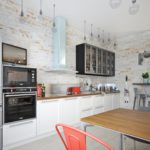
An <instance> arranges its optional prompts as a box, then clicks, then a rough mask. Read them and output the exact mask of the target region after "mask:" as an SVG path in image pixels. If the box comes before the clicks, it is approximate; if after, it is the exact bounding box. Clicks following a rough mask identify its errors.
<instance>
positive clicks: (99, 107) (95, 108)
mask: <svg viewBox="0 0 150 150" xmlns="http://www.w3.org/2000/svg"><path fill="white" fill-rule="evenodd" d="M103 107H104V106H97V107H95V109H98V108H103Z"/></svg>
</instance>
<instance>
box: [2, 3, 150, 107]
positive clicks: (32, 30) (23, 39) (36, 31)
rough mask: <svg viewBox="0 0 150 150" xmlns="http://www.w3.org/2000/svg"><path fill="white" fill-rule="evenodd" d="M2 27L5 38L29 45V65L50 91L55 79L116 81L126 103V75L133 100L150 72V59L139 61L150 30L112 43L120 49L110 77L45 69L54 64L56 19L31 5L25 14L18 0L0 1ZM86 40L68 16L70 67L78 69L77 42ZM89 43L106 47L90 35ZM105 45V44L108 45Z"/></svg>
mask: <svg viewBox="0 0 150 150" xmlns="http://www.w3.org/2000/svg"><path fill="white" fill-rule="evenodd" d="M64 17H65V16H64ZM81 24H82V23H81ZM0 27H2V28H3V30H2V40H3V42H5V43H9V44H12V45H16V46H20V47H24V48H27V49H28V66H29V67H36V68H37V69H38V82H40V83H45V84H46V89H47V93H49V91H50V90H49V87H50V86H49V85H50V84H54V83H58V84H61V83H79V82H82V81H83V80H84V81H85V80H87V81H88V82H89V83H106V82H115V83H116V84H117V85H118V86H119V88H120V90H121V101H122V105H124V104H123V90H124V85H125V76H126V75H128V77H129V83H128V84H129V91H130V100H131V102H132V101H133V86H132V83H133V82H142V78H141V74H142V73H143V72H146V71H149V72H150V59H145V60H144V62H143V65H142V66H139V65H138V53H139V52H143V51H144V50H148V51H150V31H149V32H148V31H147V32H137V33H132V34H124V35H122V36H121V37H119V38H118V47H117V49H116V50H114V49H113V46H112V45H111V46H109V47H108V49H109V50H112V51H115V53H116V76H115V77H110V78H106V77H99V76H76V75H75V74H72V75H69V74H59V73H50V72H45V71H43V70H44V68H45V67H50V66H51V60H52V57H53V49H52V20H50V19H49V18H48V17H42V18H39V16H38V14H37V13H35V12H34V11H32V10H27V9H25V16H24V17H23V18H21V17H20V6H19V5H17V4H16V3H15V1H14V0H6V1H5V0H1V1H0ZM83 42H84V41H83V31H81V29H78V28H77V27H75V26H74V25H72V24H71V23H70V22H69V20H67V46H66V47H67V49H66V52H67V53H66V54H67V56H66V57H67V58H66V62H67V65H68V66H69V67H70V68H73V69H75V45H77V44H80V43H83ZM87 43H90V44H93V45H96V46H99V47H102V45H100V44H99V43H98V41H97V40H96V39H95V40H94V41H92V42H91V41H90V40H89V37H87ZM103 47H104V48H105V47H107V45H105V46H103ZM130 106H132V103H131V105H130Z"/></svg>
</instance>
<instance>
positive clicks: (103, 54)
mask: <svg viewBox="0 0 150 150" xmlns="http://www.w3.org/2000/svg"><path fill="white" fill-rule="evenodd" d="M101 72H102V75H106V51H105V50H102V70H101Z"/></svg>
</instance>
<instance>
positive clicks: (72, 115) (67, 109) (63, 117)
mask: <svg viewBox="0 0 150 150" xmlns="http://www.w3.org/2000/svg"><path fill="white" fill-rule="evenodd" d="M79 121H80V120H79V101H78V98H77V97H76V98H66V99H64V100H61V101H60V122H61V123H66V124H70V125H75V124H78V123H79Z"/></svg>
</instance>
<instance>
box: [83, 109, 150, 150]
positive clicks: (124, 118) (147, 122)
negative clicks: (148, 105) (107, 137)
mask: <svg viewBox="0 0 150 150" xmlns="http://www.w3.org/2000/svg"><path fill="white" fill-rule="evenodd" d="M81 121H82V123H83V124H82V125H83V126H84V128H85V127H86V126H88V125H96V126H101V127H104V128H108V129H111V130H113V131H116V132H119V133H120V134H121V150H123V149H124V143H123V136H128V137H131V138H134V139H135V140H138V141H141V142H146V143H150V112H142V111H137V110H129V109H124V108H119V109H115V110H111V111H108V112H104V113H100V114H97V115H93V116H89V117H85V118H82V119H81Z"/></svg>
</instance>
